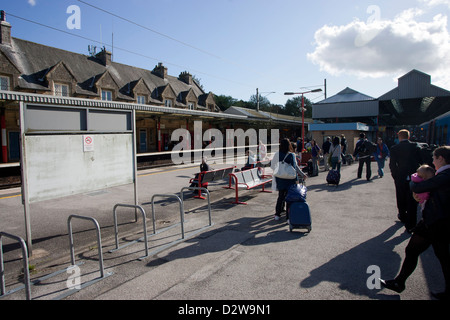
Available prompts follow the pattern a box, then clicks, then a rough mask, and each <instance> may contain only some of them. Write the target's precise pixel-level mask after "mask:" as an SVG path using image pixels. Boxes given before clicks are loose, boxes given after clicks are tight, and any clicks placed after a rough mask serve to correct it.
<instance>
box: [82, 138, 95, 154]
mask: <svg viewBox="0 0 450 320" xmlns="http://www.w3.org/2000/svg"><path fill="white" fill-rule="evenodd" d="M83 151H84V152H90V151H94V137H93V136H83Z"/></svg>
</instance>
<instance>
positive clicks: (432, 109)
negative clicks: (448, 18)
mask: <svg viewBox="0 0 450 320" xmlns="http://www.w3.org/2000/svg"><path fill="white" fill-rule="evenodd" d="M449 110H450V91H448V90H445V89H442V88H440V87H437V86H435V85H433V84H432V83H431V76H430V75H428V74H426V73H423V72H421V71H418V70H415V69H414V70H411V71H410V72H408V73H407V74H405V75H403V76H402V77H400V78H398V86H397V87H396V88H394V89H392V90H390V91H389V92H387V93H385V94H383V95H382V96H380V97H378V98H374V97H370V96H367V95H365V94H363V93H360V92H357V91H356V90H353V89H351V88H345V89H344V90H342V91H341V92H339V93H337V94H336V95H334V96H332V97H330V98H327V99H325V100H323V101H320V102H317V103H315V104H314V105H313V113H312V117H313V120H314V123H313V124H311V125H310V126H309V130H310V134H311V136H312V137H313V138H314V139H315V140H316V141H318V142H319V143H320V142H322V141H324V140H325V138H326V137H327V136H335V135H341V134H344V135H345V136H346V138H347V142H348V152H349V153H352V152H353V150H354V146H355V145H356V141H357V140H358V139H359V133H360V132H365V133H366V135H367V136H368V138H369V139H370V140H372V141H376V137H377V136H381V137H382V138H383V140H384V141H385V142H386V143H387V145H388V146H391V145H393V144H394V141H395V138H396V132H398V130H399V129H402V128H407V129H409V130H410V131H411V132H412V133H413V134H414V136H413V137H412V139H413V140H415V141H422V142H425V137H424V136H421V134H420V132H417V130H416V129H417V128H418V126H419V125H420V124H421V123H424V122H426V121H430V120H432V119H434V118H436V117H438V116H440V115H442V114H444V113H446V112H448V111H449Z"/></svg>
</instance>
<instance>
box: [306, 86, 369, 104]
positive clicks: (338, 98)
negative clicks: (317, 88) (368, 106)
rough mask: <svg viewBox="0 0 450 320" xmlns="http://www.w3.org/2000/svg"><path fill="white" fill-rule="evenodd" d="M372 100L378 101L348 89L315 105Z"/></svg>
mask: <svg viewBox="0 0 450 320" xmlns="http://www.w3.org/2000/svg"><path fill="white" fill-rule="evenodd" d="M370 100H376V99H375V98H373V97H370V96H368V95H365V94H363V93H360V92H358V91H356V90H353V89H351V88H349V87H347V88H345V89H344V90H342V91H341V92H339V93H337V94H336V95H334V96H332V97H329V98H327V99H325V100H322V101H319V102H317V103H315V104H325V103H340V102H357V101H370Z"/></svg>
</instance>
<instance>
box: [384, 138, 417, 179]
mask: <svg viewBox="0 0 450 320" xmlns="http://www.w3.org/2000/svg"><path fill="white" fill-rule="evenodd" d="M390 154H391V160H390V161H389V168H390V169H391V174H392V177H393V178H394V180H398V181H406V180H407V177H408V176H411V175H412V174H413V173H415V172H416V171H417V168H419V167H420V165H421V164H422V158H421V156H420V147H419V145H418V144H417V143H415V142H411V141H409V140H402V141H400V142H399V144H397V145H395V146H392V148H391V150H390Z"/></svg>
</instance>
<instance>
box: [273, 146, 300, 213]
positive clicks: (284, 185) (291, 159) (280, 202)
mask: <svg viewBox="0 0 450 320" xmlns="http://www.w3.org/2000/svg"><path fill="white" fill-rule="evenodd" d="M283 160H284V162H286V163H287V164H289V165H291V166H293V167H294V169H295V170H296V171H297V174H299V173H301V170H300V169H299V168H298V166H297V160H296V158H295V154H294V149H293V148H292V145H291V142H290V141H289V139H288V138H284V139H283V140H281V142H280V149H279V151H278V152H277V153H275V154H274V156H273V159H272V163H271V167H272V170H274V169H275V167H276V163H277V162H281V161H283ZM301 174H303V173H301ZM274 178H275V181H272V183H274V184H275V186H272V187H275V189H276V190H278V198H277V204H276V206H275V217H274V219H275V220H280V216H281V213H282V212H283V211H284V205H285V202H286V201H285V200H286V196H287V193H288V190H289V188H290V187H291V185H294V184H296V183H297V181H298V175H297V177H296V178H294V179H282V178H278V177H274ZM286 206H288V204H287V203H286ZM288 212H289V208H288V207H286V219H289V217H288V216H287V214H288Z"/></svg>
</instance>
